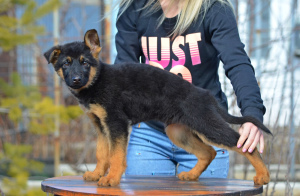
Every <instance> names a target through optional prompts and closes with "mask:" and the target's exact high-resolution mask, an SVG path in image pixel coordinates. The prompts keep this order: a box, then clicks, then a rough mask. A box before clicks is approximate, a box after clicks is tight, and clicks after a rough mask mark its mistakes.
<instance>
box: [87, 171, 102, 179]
mask: <svg viewBox="0 0 300 196" xmlns="http://www.w3.org/2000/svg"><path fill="white" fill-rule="evenodd" d="M101 177H102V176H101V174H100V173H99V172H91V171H87V172H85V173H84V175H83V179H84V180H85V181H98V180H99V179H100V178H101Z"/></svg>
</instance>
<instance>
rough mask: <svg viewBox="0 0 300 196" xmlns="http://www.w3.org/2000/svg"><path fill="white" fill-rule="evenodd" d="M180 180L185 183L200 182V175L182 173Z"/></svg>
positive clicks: (179, 176)
mask: <svg viewBox="0 0 300 196" xmlns="http://www.w3.org/2000/svg"><path fill="white" fill-rule="evenodd" d="M178 178H179V179H180V180H185V181H195V180H198V178H199V175H197V174H194V173H192V172H191V171H189V172H184V171H183V172H181V173H180V174H178Z"/></svg>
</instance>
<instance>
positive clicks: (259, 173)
mask: <svg viewBox="0 0 300 196" xmlns="http://www.w3.org/2000/svg"><path fill="white" fill-rule="evenodd" d="M230 150H233V151H235V152H238V153H240V154H242V155H244V156H245V157H246V158H247V159H248V160H249V161H250V163H251V164H252V165H253V167H254V169H255V171H256V176H254V177H253V181H254V184H256V185H264V184H268V183H269V182H270V174H269V170H268V168H267V167H266V165H265V163H264V162H263V160H262V158H261V156H260V154H259V152H258V150H257V148H255V150H254V151H253V152H252V153H249V152H243V151H242V149H241V148H237V147H232V148H230Z"/></svg>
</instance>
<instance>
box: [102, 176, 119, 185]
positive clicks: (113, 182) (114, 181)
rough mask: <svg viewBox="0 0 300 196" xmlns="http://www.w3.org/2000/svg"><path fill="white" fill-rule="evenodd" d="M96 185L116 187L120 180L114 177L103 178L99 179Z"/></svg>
mask: <svg viewBox="0 0 300 196" xmlns="http://www.w3.org/2000/svg"><path fill="white" fill-rule="evenodd" d="M97 184H98V186H117V185H118V184H120V179H118V178H115V177H109V176H105V177H102V178H100V180H99V181H98V183H97Z"/></svg>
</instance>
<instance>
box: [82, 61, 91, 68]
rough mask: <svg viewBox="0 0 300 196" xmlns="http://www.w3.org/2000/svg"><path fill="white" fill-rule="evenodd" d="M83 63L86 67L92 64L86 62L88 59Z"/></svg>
mask: <svg viewBox="0 0 300 196" xmlns="http://www.w3.org/2000/svg"><path fill="white" fill-rule="evenodd" d="M82 65H83V66H85V67H89V66H90V64H89V63H88V62H86V61H83V62H82Z"/></svg>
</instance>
